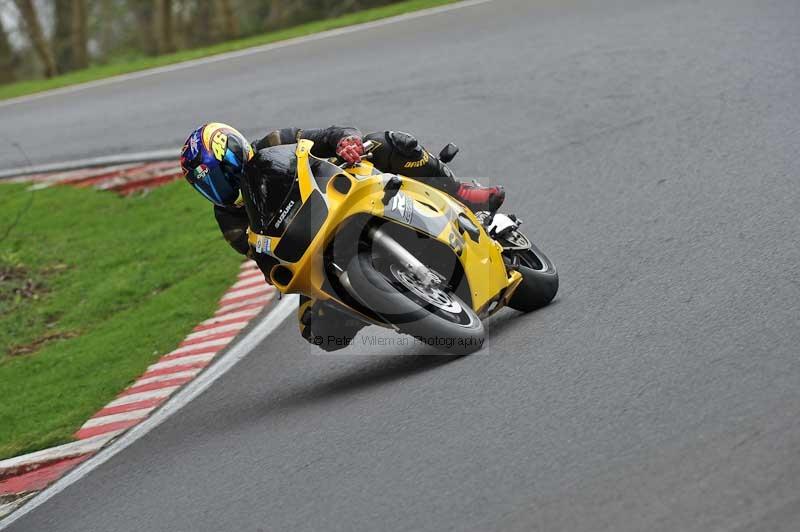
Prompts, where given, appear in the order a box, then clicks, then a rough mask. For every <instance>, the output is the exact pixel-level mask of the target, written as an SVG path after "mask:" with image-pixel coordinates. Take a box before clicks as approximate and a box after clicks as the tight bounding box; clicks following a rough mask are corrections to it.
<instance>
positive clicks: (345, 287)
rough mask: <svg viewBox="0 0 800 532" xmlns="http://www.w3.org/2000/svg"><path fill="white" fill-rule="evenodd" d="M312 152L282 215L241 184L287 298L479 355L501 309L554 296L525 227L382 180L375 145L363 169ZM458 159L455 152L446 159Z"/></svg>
mask: <svg viewBox="0 0 800 532" xmlns="http://www.w3.org/2000/svg"><path fill="white" fill-rule="evenodd" d="M312 146H313V142H311V141H308V140H301V141H299V142H298V144H297V145H296V147H295V148H294V150H295V156H296V164H297V179H296V181H295V184H294V187H293V188H292V190H291V191H290V193H289V194H288V195H287V197H286V198H285V200H284V202H283V204H282V207H281V209H280V210H279V211H278V213H277V214H276V215H274V216H268V215H267V214H266V209H265V206H264V205H265V202H264V201H263V200H262V199H261V196H260V195H259V187H260V186H262V185H261V184H260V183H258V182H257V181H256V180H253V179H250V180H248V179H245V180H244V182H243V183H242V191H243V196H244V200H245V208H246V209H247V211H248V216H249V218H250V223H251V225H250V228H249V234H248V240H249V242H250V245H251V246H252V247H253V249H254V250H255V252H256V253H263V254H267V255H270V256H271V257H273V258H274V259H275V260H276V261H277V264H276V265H275V266H273V267H272V269H271V270H270V272H269V277H270V279H271V281H272V283H273V284H274V285H275V287H276V288H277V289H278V290H279V291H280V292H281V293H282V294H290V293H298V294H302V295H305V296H307V297H310V298H313V299H317V300H319V301H324V302H326V303H325V304H329V305H333V306H335V307H337V308H338V309H339V310H344V311H345V312H346V313H347V314H349V315H351V316H354V317H356V318H358V319H360V320H362V321H364V322H366V323H370V324H376V325H380V326H383V327H388V328H392V329H394V330H396V331H397V332H399V333H405V334H409V335H412V336H413V337H415V338H417V339H418V340H421V341H423V342H425V343H426V344H429V345H432V346H434V347H436V348H438V349H439V350H441V351H445V352H448V353H453V354H469V353H472V352H474V351H477V350H478V349H480V348H481V346H482V345H483V341H484V337H485V331H484V326H483V323H482V321H481V320H482V319H485V318H487V317H489V316H491V315H492V314H494V313H496V312H497V311H498V310H500V309H501V308H503V307H505V306H508V307H510V308H513V309H516V310H519V311H522V312H530V311H532V310H535V309H537V308H540V307H543V306H545V305H547V304H548V303H550V301H551V300H552V299H553V298H554V297H555V295H556V292H557V290H558V273H557V272H556V269H555V267H554V266H553V263H552V262H551V261H550V260H549V259H548V258H547V257H546V256H545V255H544V253H542V252H541V251H540V250H539V248H537V247H536V246H535V245H534V244H533V243H532V242H531V241H530V240H529V239H528V238H527V237H526V236H525V235H524V234H522V233H521V232H520V230H519V226H520V224H521V223H522V221H521V220H520V219H519V218H517V217H515V216H513V215H505V214H502V213H499V212H477V213H473V212H472V211H470V210H469V209H468V208H467V207H466V206H464V205H463V204H461V203H460V202H458V201H457V200H456V199H455V198H453V197H451V196H450V195H448V194H446V193H444V192H442V191H440V190H438V189H436V188H433V187H431V186H429V185H426V184H425V183H422V182H420V181H416V180H414V179H410V178H407V177H403V176H400V175H394V174H388V173H383V172H380V171H379V170H378V169H376V168H375V167H374V166H373V165H372V164H371V163H370V162H369V157H370V151H371V150H372V149H374V146H373V145H372V144H371V143H369V142H367V143H365V152H366V155H365V157H364V158H362V160H361V162H359V163H356V164H354V165H348V164H346V163H341V162H340V161H338V160H335V159H331V160H328V159H321V158H318V157H315V156H313V155H312V154H311V148H312ZM457 152H458V148H456V147H455V146H454V145H453V144H448V145H447V146H446V147H445V149H444V150H442V152H441V153H440V154H439V158H440V160H442V161H443V162H445V163H447V162H450V160H452V159H453V157H454V156H455V154H456V153H457ZM337 163H338V164H337Z"/></svg>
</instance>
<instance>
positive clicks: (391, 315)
mask: <svg viewBox="0 0 800 532" xmlns="http://www.w3.org/2000/svg"><path fill="white" fill-rule="evenodd" d="M346 271H347V276H348V279H349V282H350V285H351V287H352V289H353V291H354V292H355V293H354V294H352V295H353V296H354V297H356V298H357V299H359V300H361V302H362V303H363V304H364V305H366V306H367V307H369V308H370V309H371V310H373V311H374V312H375V313H377V314H378V315H380V317H381V318H383V319H384V320H385V321H386V322H387V323H390V324H392V325H394V326H395V327H396V328H397V330H398V331H399V332H402V333H406V334H410V335H412V336H414V337H415V338H417V339H418V340H420V341H422V342H424V343H426V344H428V345H430V346H432V347H435V348H437V349H439V350H441V351H445V352H448V353H453V354H459V355H465V354H469V353H473V352H475V351H477V350H478V349H480V348H481V347H482V346H483V340H484V329H483V324H482V323H481V320H480V319H479V318H478V316H477V315H476V314H475V312H474V311H473V310H472V308H470V307H469V306H468V305H466V304H465V303H464V302H463V301H462V300H461V299H459V298H458V296H456V295H455V294H454V293H453V292H452V291H451V290H449V289H448V287H447V286H445V285H444V284H443V283H441V282H436V280H431V279H424V280H423V279H418V278H417V276H416V275H415V274H414V272H413V271H412V269H411V268H409V267H408V266H406V265H403V263H402V262H401V261H400V260H397V259H394V258H392V257H388V258H377V257H373V255H372V253H370V252H368V251H360V252H359V253H358V254H356V256H354V257H353V258H352V259H351V261H350V264H349V265H348V266H347V270H346ZM432 275H434V276H435V274H432Z"/></svg>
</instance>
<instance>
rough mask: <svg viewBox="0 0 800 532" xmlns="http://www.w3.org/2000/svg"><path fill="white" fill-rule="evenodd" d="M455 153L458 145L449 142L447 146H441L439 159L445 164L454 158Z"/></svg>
mask: <svg viewBox="0 0 800 532" xmlns="http://www.w3.org/2000/svg"><path fill="white" fill-rule="evenodd" d="M457 153H458V146H456V145H455V144H453V143H452V142H451V143H449V144H448V145H447V146H445V147H444V148H442V151H441V152H439V160H440V161H442V162H443V163H445V164H447V163H449V162H450V161H452V160H453V159H454V158H455V156H456V154H457Z"/></svg>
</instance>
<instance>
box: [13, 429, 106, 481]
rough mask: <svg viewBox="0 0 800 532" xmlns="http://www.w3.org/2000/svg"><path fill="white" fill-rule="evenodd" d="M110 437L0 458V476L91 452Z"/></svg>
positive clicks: (95, 438) (102, 436)
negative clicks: (4, 458)
mask: <svg viewBox="0 0 800 532" xmlns="http://www.w3.org/2000/svg"><path fill="white" fill-rule="evenodd" d="M112 437H113V436H110V435H108V434H103V435H100V436H94V437H92V438H87V439H85V440H80V441H75V442H72V443H66V444H64V445H59V446H58V447H50V448H49V449H43V450H41V451H36V452H35V453H28V454H23V455H21V456H15V457H14V458H7V459H6V460H0V477H2V476H5V474H6V473H7V472H9V471H11V470H17V469H20V468H25V467H29V466H32V465H35V464H39V463H42V462H54V461H56V460H63V459H64V458H71V457H73V456H80V455H82V454H86V453H92V452H94V451H97V450H98V449H100V447H102V446H103V445H105V444H106V443H108V441H109V440H110V439H111V438H112Z"/></svg>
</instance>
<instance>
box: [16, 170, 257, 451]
mask: <svg viewBox="0 0 800 532" xmlns="http://www.w3.org/2000/svg"><path fill="white" fill-rule="evenodd" d="M20 213H21V216H20V218H19V223H18V224H17V225H16V226H14V227H13V228H12V229H11V232H10V233H9V234H8V236H7V237H6V239H5V240H3V241H0V279H2V280H0V397H2V401H1V402H0V458H4V457H9V456H14V455H17V454H20V453H24V452H30V451H34V450H37V449H42V448H45V447H48V446H52V445H57V444H61V443H64V442H67V441H70V440H71V439H72V434H73V433H74V432H75V430H77V429H78V428H79V426H80V425H81V424H82V423H83V422H84V421H86V419H87V418H89V417H90V416H91V415H92V414H94V413H95V412H96V411H97V410H98V409H100V408H102V407H103V406H104V405H105V404H106V403H107V402H108V401H110V400H111V399H113V398H114V397H115V395H116V394H117V393H118V392H119V391H120V390H122V389H123V388H124V387H125V386H127V385H128V384H130V383H131V382H132V381H133V380H134V379H135V378H136V377H137V376H139V375H140V374H141V373H142V372H143V371H144V370H145V368H146V367H147V366H148V365H149V364H151V363H153V361H154V360H156V359H157V358H159V356H160V355H162V354H164V353H167V352H169V351H170V350H171V349H173V348H174V347H175V346H176V345H177V344H178V343H179V342H180V340H181V339H182V338H183V337H184V336H185V335H186V334H187V333H188V332H189V331H190V330H191V328H192V327H193V326H194V325H196V324H197V323H198V322H200V321H202V320H203V319H205V318H207V317H209V316H210V315H211V314H212V313H213V310H214V308H215V306H216V302H217V301H218V299H219V297H220V296H221V295H222V293H223V292H224V291H225V289H226V288H227V287H229V286H230V285H231V283H232V282H233V280H234V279H235V277H236V272H237V271H238V265H239V264H240V263H241V257H240V256H239V255H237V254H236V253H235V252H234V251H233V250H231V249H230V247H229V246H228V245H227V244H226V243H225V242H224V240H223V239H222V237H221V235H220V232H219V229H218V228H217V227H216V223H215V221H214V217H213V215H212V212H211V208H210V206H209V204H208V203H207V202H206V201H205V200H203V199H202V198H201V197H200V196H199V195H198V194H192V193H190V192H189V191H188V190H187V189H186V188H185V185H184V184H183V183H180V182H177V183H172V184H170V185H167V186H165V187H161V188H159V189H156V190H154V191H152V192H151V193H149V194H147V195H144V196H138V197H130V198H122V197H118V196H116V195H114V194H111V193H108V192H98V191H94V190H89V189H74V188H67V187H54V188H49V189H45V190H39V191H36V192H29V191H27V190H26V185H17V184H0V238H2V237H3V235H4V234H5V233H6V229H7V227H9V224H12V223H13V222H14V220H15V218H16V217H17V215H18V214H20ZM3 272H4V273H3ZM61 336H71V337H68V338H63V339H59V337H61ZM45 338H51V339H50V340H49V341H46V342H44V343H43V344H42V345H41V347H40V348H39V349H38V350H35V351H34V352H32V353H28V354H15V355H10V354H9V352H14V353H20V352H21V351H22V352H24V351H25V350H24V349H20V346H25V345H31V344H32V343H34V342H36V341H37V340H42V339H45Z"/></svg>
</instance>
